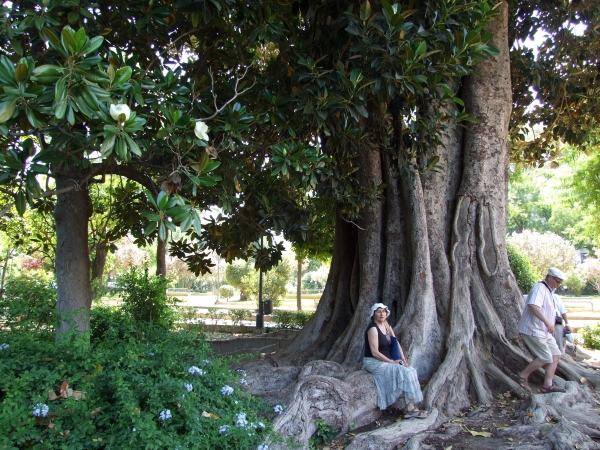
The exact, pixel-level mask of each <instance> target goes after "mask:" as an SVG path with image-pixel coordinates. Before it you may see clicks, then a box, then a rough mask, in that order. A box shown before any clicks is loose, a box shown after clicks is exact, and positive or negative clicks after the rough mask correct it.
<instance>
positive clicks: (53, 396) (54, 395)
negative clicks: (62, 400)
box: [48, 389, 58, 402]
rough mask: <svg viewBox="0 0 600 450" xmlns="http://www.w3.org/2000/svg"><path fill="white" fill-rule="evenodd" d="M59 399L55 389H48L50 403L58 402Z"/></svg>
mask: <svg viewBox="0 0 600 450" xmlns="http://www.w3.org/2000/svg"><path fill="white" fill-rule="evenodd" d="M57 398H58V395H56V392H54V389H48V401H50V402H51V401H53V400H56V399H57Z"/></svg>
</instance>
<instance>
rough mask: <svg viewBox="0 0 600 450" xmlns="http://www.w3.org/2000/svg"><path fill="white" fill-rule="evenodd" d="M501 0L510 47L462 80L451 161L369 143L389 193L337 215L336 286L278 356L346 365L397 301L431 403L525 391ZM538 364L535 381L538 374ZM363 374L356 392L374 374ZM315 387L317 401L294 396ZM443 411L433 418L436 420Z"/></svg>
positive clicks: (307, 420) (401, 327) (288, 425)
mask: <svg viewBox="0 0 600 450" xmlns="http://www.w3.org/2000/svg"><path fill="white" fill-rule="evenodd" d="M501 10H502V14H501V15H499V16H498V17H497V18H496V19H495V20H494V22H493V23H492V24H491V26H490V28H491V30H490V31H492V33H493V34H494V36H495V38H494V45H495V46H496V47H498V48H499V49H500V51H501V55H500V56H499V57H497V58H493V59H491V60H489V61H485V62H482V63H479V64H478V66H477V68H476V72H477V73H478V75H473V76H470V77H468V78H466V79H464V80H462V83H463V84H462V86H461V96H462V98H463V100H464V101H465V105H466V108H467V111H468V113H469V114H470V115H471V116H473V117H475V118H477V119H478V120H479V123H477V124H471V125H470V126H469V127H468V128H467V129H466V131H464V133H463V132H461V131H460V130H461V128H460V127H458V126H456V127H455V128H454V129H453V130H450V132H449V133H448V134H447V135H446V136H445V138H444V139H445V142H444V143H445V146H443V147H440V148H439V149H438V154H439V155H440V164H442V165H443V171H442V172H438V173H435V172H432V173H426V174H425V175H420V174H418V173H414V172H408V173H407V172H404V173H403V174H402V175H401V176H400V177H399V178H396V179H395V178H393V177H392V176H391V174H390V170H389V167H388V164H387V163H386V162H387V157H384V156H382V155H383V152H381V151H378V150H377V149H375V148H373V147H372V146H371V147H369V146H363V148H361V149H360V154H359V163H360V173H361V175H360V176H361V179H362V180H363V182H364V183H365V184H366V183H370V182H371V180H373V179H376V180H380V181H386V182H387V184H388V187H387V188H386V191H385V201H383V202H380V203H377V204H374V205H371V206H369V207H368V208H366V209H365V210H364V211H363V212H362V214H361V217H362V218H361V220H360V221H359V222H358V225H355V224H351V223H348V222H346V221H344V219H343V218H342V217H341V215H339V214H338V216H337V218H336V219H337V221H336V234H335V245H334V254H333V259H332V264H331V271H330V274H329V279H328V282H327V286H326V288H325V292H324V293H323V297H322V299H321V302H320V303H319V306H318V308H317V311H316V313H315V314H314V316H313V317H312V318H311V320H310V321H309V323H308V324H307V326H306V327H305V328H304V329H303V330H302V332H301V333H300V334H299V335H298V337H297V338H296V339H295V340H294V341H293V342H292V343H291V344H290V345H289V346H288V347H287V348H286V349H283V350H282V351H280V352H279V353H278V354H277V355H276V356H278V357H279V359H278V361H277V362H278V365H279V366H280V367H282V366H285V365H299V364H303V363H306V362H307V361H311V360H315V359H326V360H329V361H333V362H336V363H339V364H340V365H341V366H340V367H341V368H342V369H343V370H345V371H352V370H354V369H356V368H359V367H360V363H361V359H362V354H363V351H364V350H363V349H364V339H365V338H364V332H365V329H366V326H367V324H368V321H369V320H370V318H369V314H368V313H369V308H370V307H371V305H372V304H373V303H376V302H382V303H385V304H387V305H388V306H389V307H390V308H391V311H392V314H391V318H390V320H391V321H392V325H393V326H394V330H395V332H396V335H397V336H399V338H400V340H401V344H402V346H403V348H404V351H405V353H406V355H407V356H408V358H409V361H410V364H411V365H412V366H414V367H415V368H416V369H417V371H418V373H419V377H420V378H421V379H422V380H428V384H427V386H426V388H425V390H424V395H425V400H424V405H423V406H424V407H426V408H428V409H431V410H433V411H437V410H441V411H443V412H445V413H450V414H454V413H458V412H459V411H461V410H464V409H466V408H469V407H471V405H472V404H473V402H476V403H479V404H489V403H490V402H491V401H492V400H493V397H494V396H495V394H496V393H498V392H506V391H507V390H512V391H513V392H515V393H516V394H517V395H519V396H521V397H522V398H525V397H526V396H527V393H526V392H525V391H524V390H523V389H522V388H521V387H520V386H519V385H518V384H517V383H515V382H514V381H513V378H512V377H511V375H512V374H515V373H516V372H518V371H519V370H521V369H522V368H523V367H525V365H526V364H527V363H528V361H529V360H530V356H529V355H528V353H526V352H525V351H524V347H523V346H522V344H521V342H520V339H519V337H518V333H517V323H518V320H519V317H520V314H521V310H522V308H523V297H522V294H521V292H520V291H519V288H518V286H517V284H516V281H515V279H514V276H513V274H512V272H511V270H510V267H509V264H508V257H507V253H506V244H505V233H506V219H507V188H508V169H509V144H508V126H509V118H510V113H511V105H512V94H511V85H510V65H509V48H508V38H507V27H508V25H507V24H508V15H507V5H506V3H504V4H503V5H502V8H501ZM326 367H329V366H326ZM342 369H338V370H337V371H333V370H330V371H329V376H330V377H332V378H334V379H335V382H332V383H329V385H328V389H329V393H328V395H329V396H331V397H335V396H338V397H340V398H345V397H344V395H345V394H344V392H346V390H345V389H346V388H345V387H344V388H338V387H337V386H338V385H339V384H340V381H339V380H345V382H348V381H347V380H348V377H347V375H343V376H340V375H339V370H342ZM326 372H327V370H325V371H321V372H319V373H318V376H320V377H323V375H324V374H325V373H326ZM540 373H541V371H540ZM540 373H537V374H536V375H535V376H533V377H532V381H533V382H541V375H540ZM558 375H560V376H561V377H564V378H565V379H566V380H572V381H576V382H579V380H580V378H581V377H582V376H584V375H585V376H587V378H588V380H589V381H591V382H593V383H594V384H596V385H600V377H599V376H598V374H597V373H596V374H593V373H591V371H589V370H587V369H585V368H583V367H582V366H576V365H567V364H561V366H560V368H559V371H558ZM263 380H264V378H263ZM309 381H310V380H307V378H301V379H299V381H298V384H297V386H305V388H304V389H308V390H310V389H312V390H313V392H312V394H313V396H312V397H311V395H310V393H306V392H303V391H302V388H298V389H300V391H297V392H296V394H295V397H294V399H293V401H292V404H291V406H290V409H289V411H288V412H286V413H285V414H284V415H283V416H282V417H280V418H279V419H278V421H277V422H276V423H275V429H276V430H278V431H280V432H282V433H284V434H286V435H288V436H295V437H297V438H298V440H300V441H301V442H304V443H306V441H305V440H303V438H302V436H306V435H307V434H310V433H311V431H312V430H314V419H315V418H317V419H319V418H321V419H323V416H324V415H326V414H323V408H324V407H325V406H323V405H322V404H321V403H322V401H320V400H319V401H318V402H317V399H319V398H321V397H320V395H321V394H319V392H321V390H323V389H322V384H323V383H324V381H323V380H322V379H319V380H315V384H314V385H311V383H310V382H309ZM361 383H362V384H361V385H360V387H357V392H358V391H361V392H363V390H364V383H368V382H367V381H364V380H363V381H362V382H361ZM311 386H312V387H311ZM370 387H371V389H372V395H375V389H374V385H371V386H370ZM263 389H264V386H263ZM278 389H280V387H278ZM281 392H283V391H281ZM361 395H362V394H361ZM310 398H312V399H313V401H314V402H315V403H314V404H313V405H312V406H310V405H297V403H298V402H306V401H309V400H308V399H310ZM340 401H341V400H340ZM346 401H349V400H344V402H346ZM311 408H312V409H311ZM327 409H331V407H330V406H327ZM299 411H302V414H301V415H300V417H299V414H300V413H299ZM328 417H329V416H328ZM299 419H301V420H299ZM311 419H313V420H311ZM348 420H349V421H356V416H351V417H349V418H348ZM440 420H442V419H439V416H437V415H436V416H435V417H433V416H432V418H431V420H430V421H429V422H431V423H430V424H429V425H430V426H431V427H435V426H437V425H439V424H440ZM326 422H327V423H328V424H329V425H330V426H334V427H336V428H337V429H338V430H340V431H345V430H346V429H347V424H348V422H344V423H342V424H341V425H340V423H339V417H337V416H336V417H332V416H331V417H330V420H329V422H330V423H329V422H328V421H327V420H326ZM401 428H402V427H401ZM398 430H400V428H399V429H398ZM398 430H396V431H395V432H393V431H391V432H390V433H392V434H391V435H390V434H388V435H387V437H386V438H385V439H387V440H385V439H383V440H382V441H381V443H380V444H381V445H379V444H373V442H371V444H368V443H367V441H368V440H365V444H364V445H362V444H361V445H362V446H361V445H359V444H358V442H359V440H356V442H357V444H356V446H355V447H353V448H394V447H395V445H393V441H394V436H395V438H396V441H395V442H396V443H399V442H402V441H403V440H405V439H402V438H401V437H402V436H404V434H406V433H405V432H406V427H404V428H402V429H401V430H400V431H398ZM394 433H396V434H395V435H394ZM403 433H404V434H403ZM373 445H374V446H373Z"/></svg>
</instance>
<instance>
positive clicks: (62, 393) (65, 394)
mask: <svg viewBox="0 0 600 450" xmlns="http://www.w3.org/2000/svg"><path fill="white" fill-rule="evenodd" d="M71 392H73V390H71ZM58 395H59V397H62V398H69V383H67V380H65V381H63V382H62V383H61V385H60V389H59V390H58Z"/></svg>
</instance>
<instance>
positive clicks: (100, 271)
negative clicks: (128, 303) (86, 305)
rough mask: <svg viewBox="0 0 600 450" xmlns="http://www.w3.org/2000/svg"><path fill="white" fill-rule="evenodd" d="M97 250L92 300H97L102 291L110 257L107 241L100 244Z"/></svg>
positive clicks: (97, 245)
mask: <svg viewBox="0 0 600 450" xmlns="http://www.w3.org/2000/svg"><path fill="white" fill-rule="evenodd" d="M95 250H96V251H95V255H94V263H93V264H92V299H94V298H96V296H97V295H98V293H100V292H101V291H102V282H103V279H104V268H105V267H106V257H107V256H108V243H107V242H106V241H100V242H98V243H97V244H96V249H95Z"/></svg>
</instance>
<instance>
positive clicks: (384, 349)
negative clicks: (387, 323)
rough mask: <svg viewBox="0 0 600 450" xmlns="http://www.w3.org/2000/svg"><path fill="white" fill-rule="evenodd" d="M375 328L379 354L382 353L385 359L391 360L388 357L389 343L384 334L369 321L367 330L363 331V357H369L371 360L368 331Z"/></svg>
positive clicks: (389, 356)
mask: <svg viewBox="0 0 600 450" xmlns="http://www.w3.org/2000/svg"><path fill="white" fill-rule="evenodd" d="M373 327H375V328H376V329H377V336H379V353H383V354H384V355H385V356H386V357H387V358H390V359H392V357H391V355H390V343H389V342H388V340H387V338H386V337H385V334H383V333H382V332H381V330H380V329H379V327H378V326H377V324H376V323H375V322H374V321H371V323H370V324H369V326H368V327H367V330H366V331H365V356H369V357H371V358H373V354H372V353H371V347H369V336H368V334H369V330H370V329H371V328H373Z"/></svg>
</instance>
